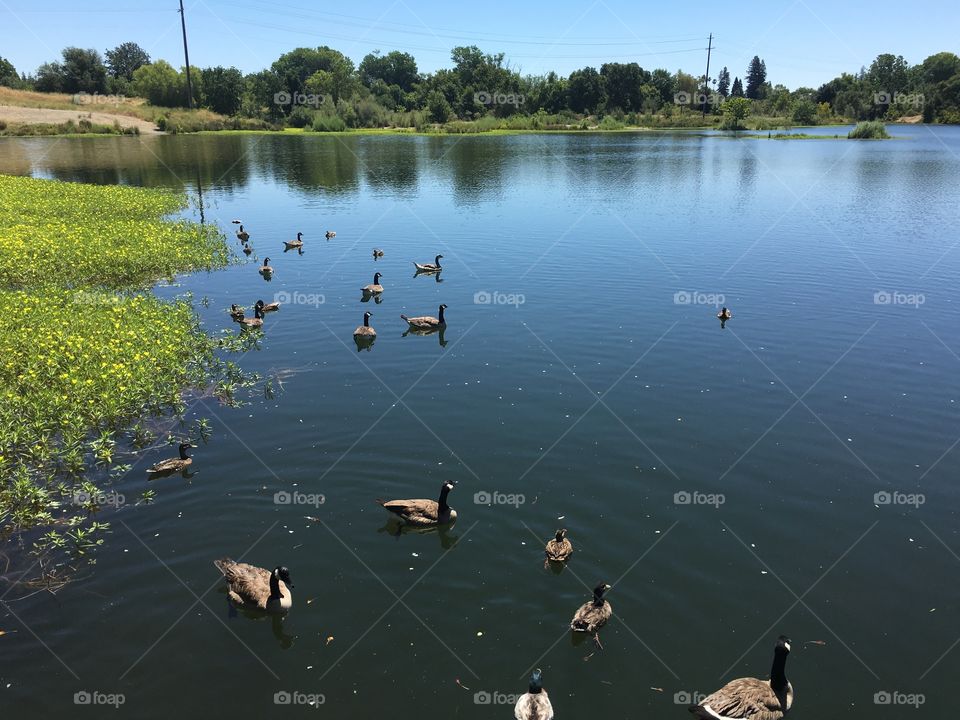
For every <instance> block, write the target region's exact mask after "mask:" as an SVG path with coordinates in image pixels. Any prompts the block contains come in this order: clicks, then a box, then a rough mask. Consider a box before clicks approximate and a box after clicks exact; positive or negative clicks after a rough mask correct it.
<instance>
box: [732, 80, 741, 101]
mask: <svg viewBox="0 0 960 720" xmlns="http://www.w3.org/2000/svg"><path fill="white" fill-rule="evenodd" d="M730 97H737V98H742V97H743V83H742V82H740V78H738V77H737V78H734V79H733V88H732V89H731V90H730Z"/></svg>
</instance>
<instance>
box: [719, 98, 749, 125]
mask: <svg viewBox="0 0 960 720" xmlns="http://www.w3.org/2000/svg"><path fill="white" fill-rule="evenodd" d="M722 110H723V117H724V122H723V127H724V128H725V129H726V130H742V129H743V127H744V125H743V121H744V119H746V117H747V116H748V115H749V114H750V101H749V100H747V99H746V98H742V97H732V98H730V99H729V100H727V101H726V102H724V103H723V105H722Z"/></svg>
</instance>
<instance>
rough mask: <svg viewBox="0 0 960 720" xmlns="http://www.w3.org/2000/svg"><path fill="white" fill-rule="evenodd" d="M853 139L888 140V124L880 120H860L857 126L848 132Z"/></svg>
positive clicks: (848, 135)
mask: <svg viewBox="0 0 960 720" xmlns="http://www.w3.org/2000/svg"><path fill="white" fill-rule="evenodd" d="M847 137H848V138H850V139H851V140H886V139H888V138H889V137H890V135H889V134H888V133H887V126H886V125H884V124H883V123H882V122H881V121H879V120H870V121H869V122H859V123H857V126H856V127H855V128H854V129H853V130H851V131H850V132H849V133H847Z"/></svg>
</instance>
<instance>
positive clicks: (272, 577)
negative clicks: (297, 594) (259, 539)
mask: <svg viewBox="0 0 960 720" xmlns="http://www.w3.org/2000/svg"><path fill="white" fill-rule="evenodd" d="M213 564H214V565H216V566H217V569H218V570H219V571H220V572H222V573H223V576H224V577H225V578H226V579H227V586H228V587H229V592H228V593H227V596H228V597H229V598H230V600H231V601H232V602H233V603H235V604H236V605H240V606H242V607H245V608H248V609H251V610H266V611H267V612H286V611H287V610H289V609H290V608H291V607H292V606H293V595H291V594H290V588H292V587H293V583H292V582H290V571H289V570H287V569H286V568H285V567H283V566H282V565H281V566H277V567H276V568H274V570H273V572H270V571H269V570H264V569H263V568H259V567H256V566H254V565H247V563H238V562H235V561H234V560H231V559H230V558H221V559H219V560H214V561H213Z"/></svg>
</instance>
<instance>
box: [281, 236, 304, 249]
mask: <svg viewBox="0 0 960 720" xmlns="http://www.w3.org/2000/svg"><path fill="white" fill-rule="evenodd" d="M302 238H303V233H302V232H298V233H297V239H296V240H284V241H283V244H284V245H286V246H287V248H288V249H289V248H298V247H303V239H302Z"/></svg>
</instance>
